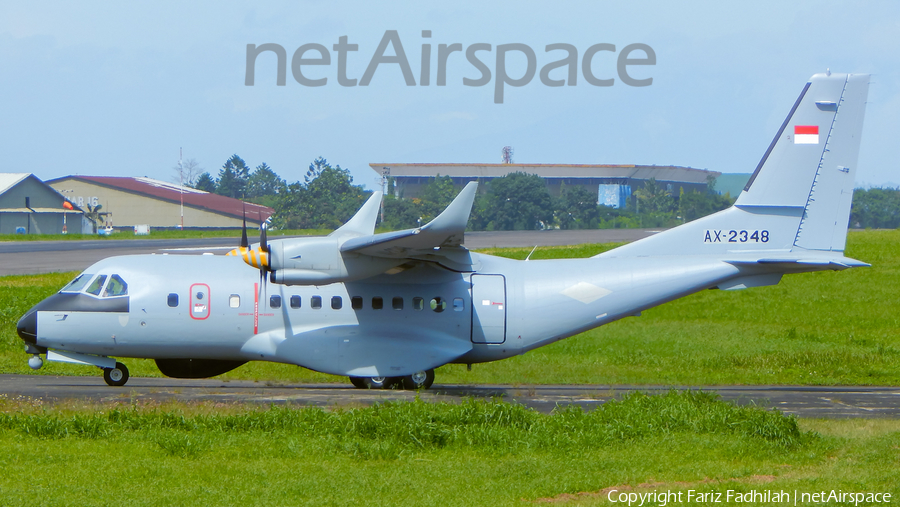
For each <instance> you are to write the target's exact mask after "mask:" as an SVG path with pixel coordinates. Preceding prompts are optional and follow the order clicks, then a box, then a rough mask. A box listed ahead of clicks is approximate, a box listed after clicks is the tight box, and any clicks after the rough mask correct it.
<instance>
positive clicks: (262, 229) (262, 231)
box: [259, 222, 269, 252]
mask: <svg viewBox="0 0 900 507" xmlns="http://www.w3.org/2000/svg"><path fill="white" fill-rule="evenodd" d="M268 228H269V226H268V224H266V223H265V222H263V223H262V224H260V226H259V249H260V250H262V251H263V252H268V251H269V242H268V241H267V239H266V229H268Z"/></svg>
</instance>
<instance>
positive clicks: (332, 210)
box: [273, 157, 370, 229]
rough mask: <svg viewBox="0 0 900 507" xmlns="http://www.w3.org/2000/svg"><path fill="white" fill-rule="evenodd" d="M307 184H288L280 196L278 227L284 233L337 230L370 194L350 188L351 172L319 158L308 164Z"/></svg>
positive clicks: (277, 215) (356, 186)
mask: <svg viewBox="0 0 900 507" xmlns="http://www.w3.org/2000/svg"><path fill="white" fill-rule="evenodd" d="M307 176H309V180H308V181H307V182H306V183H304V184H301V183H300V182H296V183H291V184H290V185H288V186H287V188H286V190H285V191H284V192H282V193H281V194H279V197H278V199H277V205H276V206H275V208H276V210H277V211H276V214H275V217H274V219H273V222H274V224H275V225H276V226H277V227H280V228H284V229H336V228H338V227H340V226H341V225H342V224H343V223H344V222H346V221H347V220H349V219H350V218H352V217H353V215H354V214H355V213H356V211H357V210H358V209H359V207H360V206H362V204H363V202H364V201H365V200H366V198H367V197H368V195H369V194H370V192H366V191H364V190H363V189H362V187H361V186H358V185H354V184H353V177H352V176H350V171H348V170H346V169H341V166H336V167H331V165H329V164H328V162H326V161H325V159H324V158H322V157H319V158H317V159H316V161H315V162H313V164H310V172H308V173H307Z"/></svg>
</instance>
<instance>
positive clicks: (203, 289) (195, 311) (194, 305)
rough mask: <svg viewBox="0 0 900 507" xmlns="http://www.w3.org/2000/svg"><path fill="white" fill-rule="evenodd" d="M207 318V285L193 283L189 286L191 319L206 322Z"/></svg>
mask: <svg viewBox="0 0 900 507" xmlns="http://www.w3.org/2000/svg"><path fill="white" fill-rule="evenodd" d="M208 317H209V285H206V284H205V283H195V284H194V285H191V318H192V319H194V320H206V318H208Z"/></svg>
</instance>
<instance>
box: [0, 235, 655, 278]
mask: <svg viewBox="0 0 900 507" xmlns="http://www.w3.org/2000/svg"><path fill="white" fill-rule="evenodd" d="M656 232H658V231H657V230H651V229H594V230H575V231H561V230H551V231H496V232H470V233H466V243H465V245H466V247H468V248H471V249H478V248H491V247H533V246H558V245H577V244H581V243H609V242H628V241H635V240H637V239H640V238H644V237H647V236H650V235H652V234H654V233H656ZM276 239H279V236H277V235H274V234H273V235H272V236H270V240H276ZM239 242H240V239H239V238H237V237H234V238H209V239H98V240H84V241H5V242H0V276H5V275H26V274H37V273H54V272H64V271H81V270H83V269H85V268H86V267H88V266H90V265H91V264H93V263H95V262H97V261H99V260H102V259H105V258H107V257H113V256H116V255H132V254H149V253H156V254H172V255H176V254H201V253H213V254H225V253H227V252H228V251H229V250H230V249H232V248H234V247H236V246H238V244H239Z"/></svg>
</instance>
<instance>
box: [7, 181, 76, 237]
mask: <svg viewBox="0 0 900 507" xmlns="http://www.w3.org/2000/svg"><path fill="white" fill-rule="evenodd" d="M65 201H66V199H65V197H63V196H62V195H61V194H60V193H59V192H57V191H56V190H54V189H53V188H51V187H50V186H49V185H47V184H46V183H44V182H43V181H41V180H40V179H38V177H37V176H35V175H33V174H31V173H0V234H64V233H65V231H68V232H71V233H73V234H80V233H81V231H82V217H83V215H84V212H83V211H82V210H81V209H80V208H78V207H76V206H72V207H71V208H72V209H68V208H67V207H65V205H64V203H65Z"/></svg>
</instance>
